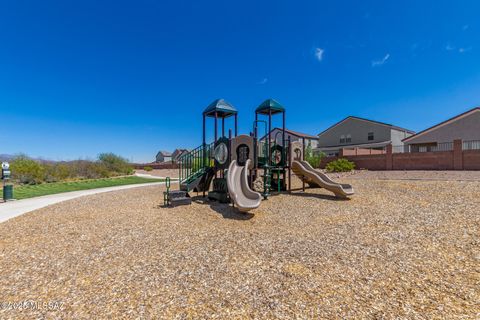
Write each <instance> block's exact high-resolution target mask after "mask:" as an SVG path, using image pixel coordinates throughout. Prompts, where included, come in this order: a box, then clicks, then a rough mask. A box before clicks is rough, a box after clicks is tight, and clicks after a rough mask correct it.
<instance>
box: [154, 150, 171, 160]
mask: <svg viewBox="0 0 480 320" xmlns="http://www.w3.org/2000/svg"><path fill="white" fill-rule="evenodd" d="M170 161H172V154H171V153H170V152H168V151H159V152H158V153H157V156H156V157H155V162H158V163H163V162H170Z"/></svg>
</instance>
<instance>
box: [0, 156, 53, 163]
mask: <svg viewBox="0 0 480 320" xmlns="http://www.w3.org/2000/svg"><path fill="white" fill-rule="evenodd" d="M17 156H18V155H13V154H0V162H3V161H8V162H10V161H12V160H13V159H15V158H16V157H17ZM27 158H30V159H32V160H35V161H40V162H47V163H53V162H57V161H53V160H46V159H42V158H32V157H29V156H27Z"/></svg>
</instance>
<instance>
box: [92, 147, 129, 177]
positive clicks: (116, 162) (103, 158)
mask: <svg viewBox="0 0 480 320" xmlns="http://www.w3.org/2000/svg"><path fill="white" fill-rule="evenodd" d="M98 160H99V161H100V162H101V163H102V164H103V165H104V166H105V167H106V168H107V170H108V171H109V172H110V173H111V174H112V175H129V174H132V173H133V167H132V166H131V165H130V164H129V163H128V160H127V159H125V158H122V157H120V156H117V155H116V154H114V153H111V152H109V153H101V154H99V155H98Z"/></svg>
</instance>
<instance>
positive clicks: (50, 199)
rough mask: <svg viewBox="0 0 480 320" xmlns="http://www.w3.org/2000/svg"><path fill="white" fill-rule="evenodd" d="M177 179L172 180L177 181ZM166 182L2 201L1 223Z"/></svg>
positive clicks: (0, 205)
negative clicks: (64, 203) (101, 195)
mask: <svg viewBox="0 0 480 320" xmlns="http://www.w3.org/2000/svg"><path fill="white" fill-rule="evenodd" d="M175 182H177V181H172V183H175ZM163 184H165V182H150V183H140V184H129V185H125V186H116V187H106V188H98V189H90V190H81V191H72V192H64V193H57V194H51V195H47V196H41V197H36V198H30V199H24V200H18V201H9V202H6V203H0V223H1V222H4V221H7V220H8V219H11V218H14V217H17V216H19V215H22V214H24V213H27V212H30V211H33V210H37V209H40V208H43V207H46V206H49V205H51V204H55V203H59V202H62V201H67V200H71V199H75V198H79V197H83V196H89V195H93V194H98V193H104V192H111V191H118V190H125V189H132V188H141V187H148V186H155V185H163Z"/></svg>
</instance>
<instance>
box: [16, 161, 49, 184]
mask: <svg viewBox="0 0 480 320" xmlns="http://www.w3.org/2000/svg"><path fill="white" fill-rule="evenodd" d="M10 170H11V171H12V178H13V179H14V180H16V181H18V182H19V183H22V184H38V183H41V182H42V181H44V174H45V168H44V167H43V166H42V164H41V163H39V162H38V161H35V160H32V159H30V158H28V157H27V156H26V155H19V156H17V157H15V158H14V159H13V161H12V162H11V164H10Z"/></svg>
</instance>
